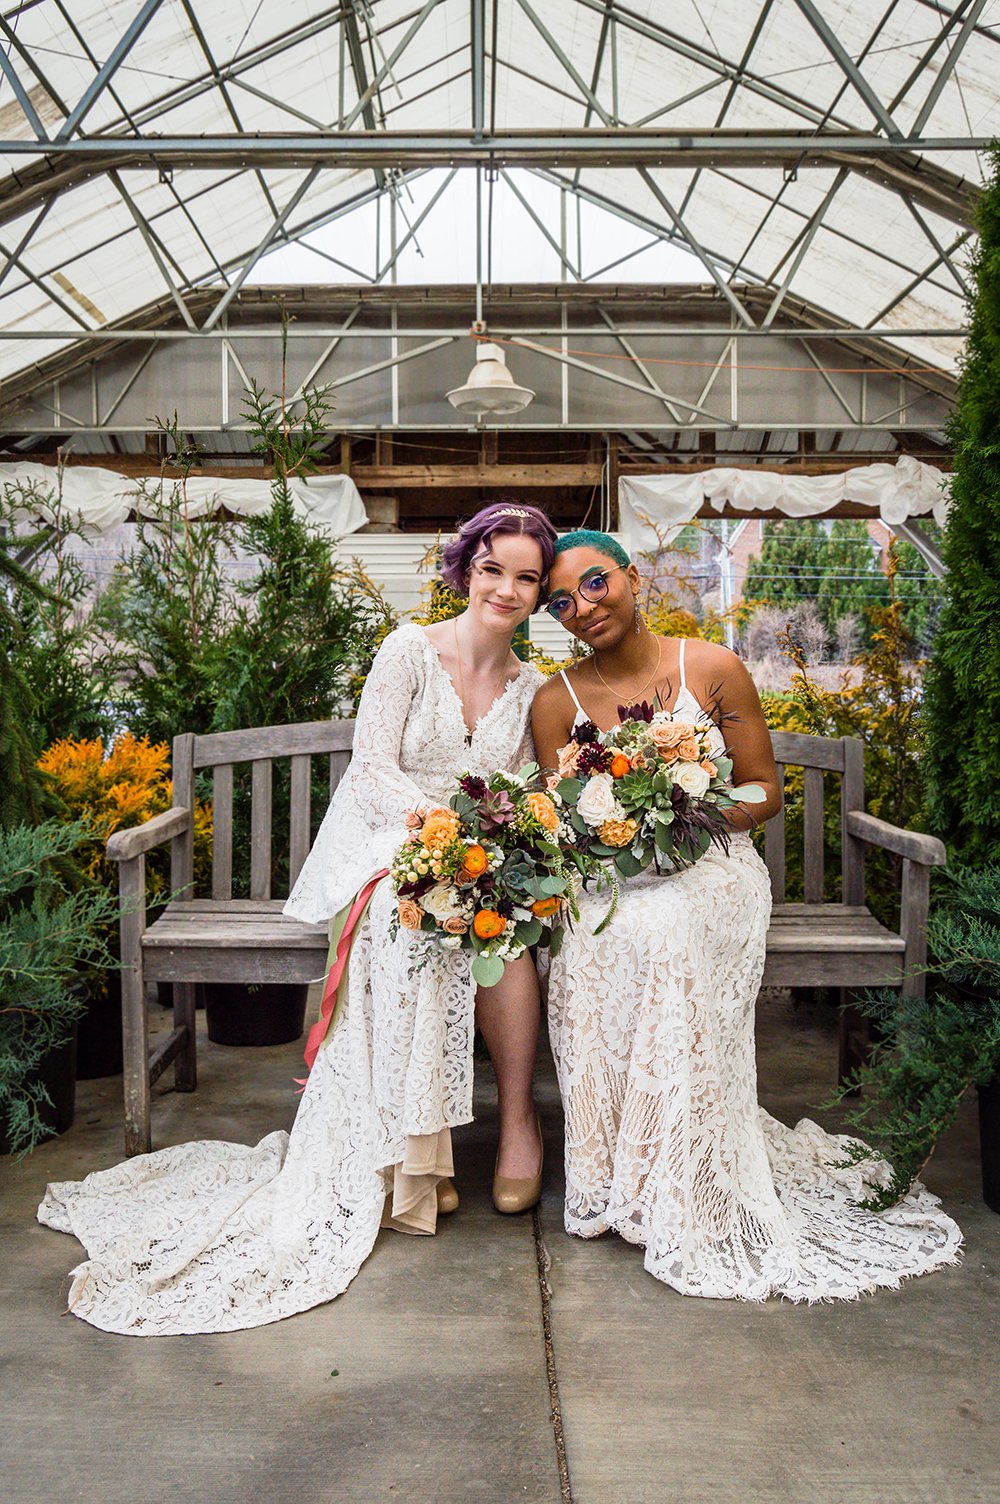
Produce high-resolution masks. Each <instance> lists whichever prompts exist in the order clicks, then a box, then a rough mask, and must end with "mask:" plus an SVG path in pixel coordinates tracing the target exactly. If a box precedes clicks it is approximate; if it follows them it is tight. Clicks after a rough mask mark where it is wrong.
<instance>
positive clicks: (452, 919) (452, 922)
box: [441, 914, 469, 935]
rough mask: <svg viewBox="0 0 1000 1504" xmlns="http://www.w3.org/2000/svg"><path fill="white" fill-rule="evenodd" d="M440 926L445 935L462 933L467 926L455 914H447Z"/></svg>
mask: <svg viewBox="0 0 1000 1504" xmlns="http://www.w3.org/2000/svg"><path fill="white" fill-rule="evenodd" d="M441 928H442V929H443V930H444V932H445V934H446V935H464V934H465V932H466V930H467V929H468V928H469V926H468V925H467V924H466V922H465V920H464V919H460V918H459V916H458V915H457V914H449V916H448V918H447V919H446V920H445V921H444V924H442V926H441Z"/></svg>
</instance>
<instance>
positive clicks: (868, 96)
mask: <svg viewBox="0 0 1000 1504" xmlns="http://www.w3.org/2000/svg"><path fill="white" fill-rule="evenodd" d="M795 3H796V5H797V6H798V7H799V10H800V11H801V12H802V14H803V15H804V16H805V18H806V20H807V21H808V22H809V25H810V26H811V27H812V29H813V31H814V32H815V33H816V35H817V36H818V37H819V39H820V41H821V42H822V43H823V46H824V47H825V48H826V50H827V52H829V54H830V56H831V57H832V58H833V59H834V61H835V62H836V63H837V65H838V67H839V68H840V70H841V72H842V73H843V74H844V76H845V77H846V78H847V79H849V80H850V82H851V84H852V85H853V87H854V89H855V92H856V93H857V94H859V95H860V97H861V98H862V99H863V100H864V102H865V104H866V105H867V106H868V108H869V110H871V112H872V114H873V115H874V116H875V119H876V120H877V121H878V123H879V125H880V126H881V127H882V129H883V130H884V131H885V133H886V135H887V136H888V137H889V139H890V140H893V141H899V140H901V139H902V136H903V132H902V131H901V130H900V128H899V126H898V125H897V124H896V122H895V120H894V119H893V118H892V115H891V114H890V113H889V111H888V110H887V109H886V107H885V105H884V104H883V103H882V101H881V99H879V97H878V94H877V93H876V92H875V90H874V89H873V88H872V86H871V84H870V83H869V82H868V80H867V78H865V75H864V74H863V73H862V72H861V69H860V68H859V67H858V65H857V63H855V61H854V59H853V58H852V57H851V55H850V53H849V52H848V51H847V49H846V48H845V47H844V45H843V43H842V42H841V40H840V38H839V37H838V36H837V33H836V32H835V31H834V29H833V27H832V26H831V25H830V23H829V22H828V21H827V19H826V17H825V16H823V15H821V14H820V12H819V10H817V8H816V6H815V5H814V4H813V0H795ZM918 134H919V133H918Z"/></svg>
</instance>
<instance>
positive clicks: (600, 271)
mask: <svg viewBox="0 0 1000 1504" xmlns="http://www.w3.org/2000/svg"><path fill="white" fill-rule="evenodd" d="M576 201H577V203H578V204H579V202H580V195H579V194H577V199H576ZM662 244H663V237H662V236H661V235H654V237H653V239H652V240H647V242H646V244H645V245H640V246H637V247H636V249H635V250H634V251H626V252H625V253H624V255H622V256H616V257H615V259H614V261H607V262H605V264H604V265H603V266H599V267H598V268H597V270H596V271H593V272H588V273H587V275H586V276H585V277H581V278H580V281H581V282H596V281H597V280H598V278H599V277H603V276H604V273H605V272H610V271H614V269H615V267H616V266H621V265H622V263H623V262H624V261H631V260H632V257H633V256H641V255H642V254H643V252H644V251H651V250H652V249H653V247H654V246H657V245H662Z"/></svg>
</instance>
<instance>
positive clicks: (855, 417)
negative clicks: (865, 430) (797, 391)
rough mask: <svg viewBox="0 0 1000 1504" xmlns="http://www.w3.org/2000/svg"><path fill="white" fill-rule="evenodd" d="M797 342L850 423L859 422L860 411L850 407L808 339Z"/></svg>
mask: <svg viewBox="0 0 1000 1504" xmlns="http://www.w3.org/2000/svg"><path fill="white" fill-rule="evenodd" d="M798 344H799V346H800V348H801V349H802V350H803V351H804V352H805V354H806V355H807V356H808V358H809V360H810V361H811V362H812V364H813V365H814V366H815V367H816V370H817V371H818V372H819V374H820V375H821V376H822V378H823V380H824V382H825V383H826V385H827V386H828V387H829V389H830V391H831V392H832V393H833V395H834V397H835V398H836V399H837V401H838V402H839V404H840V406H841V407H842V408H843V409H844V412H845V413H846V414H847V416H848V418H849V419H850V421H851V422H852V423H860V422H861V414H860V413H856V412H855V411H854V410H853V408H852V407H851V405H850V403H849V402H848V400H847V398H846V397H845V396H844V394H843V393H842V392H841V390H840V387H839V386H838V385H837V383H836V382H835V381H834V379H833V377H832V376H831V375H830V373H829V371H828V370H827V369H826V368H825V366H824V365H823V362H822V361H821V360H817V359H816V355H815V353H814V351H813V350H812V349H811V347H810V344H809V341H808V340H807V339H799V341H798Z"/></svg>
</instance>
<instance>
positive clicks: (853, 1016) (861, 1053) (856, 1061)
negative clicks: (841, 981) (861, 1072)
mask: <svg viewBox="0 0 1000 1504" xmlns="http://www.w3.org/2000/svg"><path fill="white" fill-rule="evenodd" d="M853 1000H854V993H853V991H852V990H851V988H849V987H841V988H840V1028H839V1041H838V1042H839V1055H840V1059H839V1063H838V1069H837V1083H838V1085H840V1086H843V1085H844V1082H845V1081H846V1080H847V1079H848V1077H849V1076H852V1075H853V1074H854V1072H855V1071H856V1070H857V1069H858V1067H859V1066H861V1065H864V1063H865V1061H866V1060H867V1059H868V1055H869V1053H870V1051H871V1023H870V1020H869V1019H867V1018H866V1017H865V1016H864V1014H863V1013H862V1012H861V1011H860V1009H858V1008H856V1007H855V1006H854V1001H853ZM850 1095H851V1096H852V1097H856V1096H858V1095H859V1092H858V1091H856V1090H855V1091H852V1092H851V1093H850Z"/></svg>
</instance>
